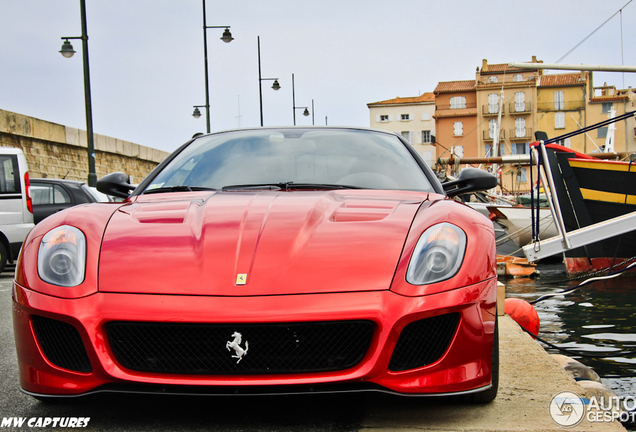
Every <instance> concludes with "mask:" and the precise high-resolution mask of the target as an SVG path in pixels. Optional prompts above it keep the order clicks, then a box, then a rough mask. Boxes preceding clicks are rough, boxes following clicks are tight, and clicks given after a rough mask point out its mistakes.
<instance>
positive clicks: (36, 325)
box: [31, 315, 92, 372]
mask: <svg viewBox="0 0 636 432" xmlns="http://www.w3.org/2000/svg"><path fill="white" fill-rule="evenodd" d="M31 323H32V324H33V330H34V331H35V336H36V338H37V340H38V343H39V344H40V347H41V348H42V352H43V353H44V356H45V357H46V358H47V359H48V360H49V361H50V362H51V363H53V364H54V365H55V366H58V367H61V368H64V369H68V370H72V371H77V372H90V371H91V370H92V367H91V362H90V360H89V359H88V354H86V349H85V348H84V343H83V342H82V337H81V336H80V334H79V332H78V331H77V329H76V328H75V327H73V326H72V325H71V324H68V323H65V322H62V321H58V320H54V319H51V318H44V317H41V316H39V315H33V316H31Z"/></svg>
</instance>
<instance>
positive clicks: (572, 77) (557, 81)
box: [539, 72, 585, 87]
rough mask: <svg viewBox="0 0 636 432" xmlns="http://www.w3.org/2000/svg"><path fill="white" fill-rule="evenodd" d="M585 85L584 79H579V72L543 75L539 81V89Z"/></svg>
mask: <svg viewBox="0 0 636 432" xmlns="http://www.w3.org/2000/svg"><path fill="white" fill-rule="evenodd" d="M576 85H585V78H581V74H580V73H579V72H575V73H565V74H554V75H543V76H542V77H541V79H540V81H539V87H565V86H576Z"/></svg>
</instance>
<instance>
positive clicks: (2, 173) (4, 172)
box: [0, 155, 20, 193]
mask: <svg viewBox="0 0 636 432" xmlns="http://www.w3.org/2000/svg"><path fill="white" fill-rule="evenodd" d="M17 165H18V160H17V158H16V157H15V156H9V155H7V156H4V155H3V156H0V193H16V192H20V180H19V177H18V174H17V173H18V170H17Z"/></svg>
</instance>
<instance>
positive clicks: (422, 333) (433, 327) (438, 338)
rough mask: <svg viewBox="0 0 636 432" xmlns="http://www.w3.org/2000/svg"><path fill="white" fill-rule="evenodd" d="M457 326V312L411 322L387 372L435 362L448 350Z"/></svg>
mask: <svg viewBox="0 0 636 432" xmlns="http://www.w3.org/2000/svg"><path fill="white" fill-rule="evenodd" d="M458 324H459V313H451V314H446V315H438V316H435V317H431V318H425V319H422V320H419V321H414V322H412V323H410V324H408V325H407V326H406V327H404V330H402V333H401V334H400V338H399V339H398V342H397V344H396V345H395V350H394V351H393V356H392V357H391V362H390V363H389V370H391V371H394V372H398V371H404V370H409V369H416V368H419V367H423V366H426V365H429V364H431V363H435V362H436V361H437V360H439V359H440V358H441V357H442V355H444V353H445V352H446V350H447V349H448V346H449V345H450V343H451V341H452V340H453V336H454V335H455V332H456V331H457V325H458Z"/></svg>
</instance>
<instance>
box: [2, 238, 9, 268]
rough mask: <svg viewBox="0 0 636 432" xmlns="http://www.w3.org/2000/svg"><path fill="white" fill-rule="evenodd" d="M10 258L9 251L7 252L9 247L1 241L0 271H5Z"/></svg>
mask: <svg viewBox="0 0 636 432" xmlns="http://www.w3.org/2000/svg"><path fill="white" fill-rule="evenodd" d="M8 259H9V253H8V252H7V248H5V247H4V245H3V244H2V243H0V273H2V272H3V271H4V267H5V266H6V265H7V261H8Z"/></svg>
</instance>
